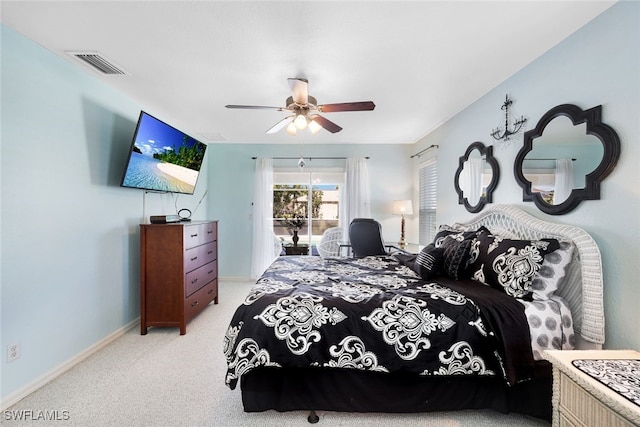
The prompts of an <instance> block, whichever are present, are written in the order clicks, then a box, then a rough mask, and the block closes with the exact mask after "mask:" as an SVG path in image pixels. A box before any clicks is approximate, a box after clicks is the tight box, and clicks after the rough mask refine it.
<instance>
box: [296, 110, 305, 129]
mask: <svg viewBox="0 0 640 427" xmlns="http://www.w3.org/2000/svg"><path fill="white" fill-rule="evenodd" d="M293 123H294V124H295V126H296V129H298V130H304V129H306V128H307V117H306V116H305V115H304V114H298V115H297V116H296V118H295V119H293Z"/></svg>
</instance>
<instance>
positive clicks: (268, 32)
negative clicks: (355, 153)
mask: <svg viewBox="0 0 640 427" xmlns="http://www.w3.org/2000/svg"><path fill="white" fill-rule="evenodd" d="M613 3H615V2H614V1H607V2H599V1H566V2H564V1H548V2H542V1H529V2H525V1H509V2H507V1H493V2H489V1H467V2H463V1H409V2H401V1H335V2H333V1H305V0H298V1H280V2H274V1H202V0H201V1H138V2H133V1H106V2H100V1H93V0H92V1H83V2H80V1H76V2H58V1H43V2H34V1H2V2H1V3H0V7H1V9H0V16H1V20H2V23H3V24H5V25H7V26H9V27H11V28H13V29H14V30H16V31H18V32H20V33H22V34H24V35H26V36H27V37H29V38H30V39H32V40H34V41H35V42H36V43H38V44H40V45H42V46H43V47H45V48H47V49H49V50H51V51H52V52H54V53H55V54H57V55H58V56H60V57H61V58H63V59H64V60H66V61H70V62H71V63H73V64H76V65H77V66H78V67H80V68H82V69H84V70H86V71H87V72H88V73H91V74H92V75H94V76H95V77H96V78H98V79H100V80H102V81H104V82H105V83H107V84H108V85H110V86H113V87H114V88H116V89H117V90H119V91H121V92H123V93H125V94H127V95H128V96H130V97H131V98H132V99H133V100H135V101H136V102H137V103H139V104H140V105H141V107H142V109H144V110H145V111H147V112H148V113H150V114H152V115H155V116H156V117H158V118H160V119H162V120H164V121H166V122H168V123H170V124H172V125H174V126H175V127H178V128H179V129H181V130H183V131H185V132H187V133H189V134H191V135H192V136H194V137H196V138H198V139H200V140H202V141H203V142H207V143H210V142H216V141H227V142H238V143H292V142H294V141H300V140H301V139H303V140H304V142H305V143H330V144H335V143H413V142H415V141H416V140H418V139H419V138H421V137H422V136H424V135H425V134H427V133H428V132H429V131H431V130H433V129H434V128H435V127H437V126H438V125H440V124H441V123H443V122H444V121H446V120H448V119H449V118H451V117H452V116H454V115H455V114H457V113H458V112H460V111H461V110H463V109H464V108H465V107H467V106H468V105H470V104H471V103H473V102H474V101H476V100H477V99H478V98H480V97H481V96H483V95H484V94H486V93H487V92H489V91H490V90H491V89H493V88H494V87H496V86H497V85H498V84H500V83H501V82H503V81H504V80H506V79H507V78H508V77H510V76H511V75H513V74H514V73H516V72H517V71H518V70H520V69H522V68H523V67H525V66H526V65H527V64H529V63H531V62H532V61H533V60H535V59H536V58H537V57H539V56H540V55H542V54H543V53H544V52H546V51H547V50H549V49H550V48H552V47H553V46H554V45H556V44H558V43H559V42H560V41H561V40H563V39H564V38H566V37H567V36H568V35H570V34H571V33H573V32H574V31H576V30H577V29H578V28H580V27H581V26H583V25H585V24H586V23H587V22H589V21H590V20H591V19H593V18H594V17H595V16H597V15H598V14H600V13H601V12H603V11H604V10H606V9H607V8H608V7H610V6H611V5H612V4H613ZM78 50H91V51H98V52H100V53H101V54H102V55H104V56H105V57H106V58H108V59H109V60H111V61H113V62H114V63H116V64H117V65H119V66H120V67H122V68H124V69H125V70H126V71H127V72H129V73H130V75H129V76H108V75H101V74H99V73H98V72H96V71H94V70H93V69H91V68H90V67H89V66H87V65H85V64H83V63H81V62H79V61H78V60H76V59H75V58H73V57H71V56H69V55H68V54H66V53H65V52H66V51H78ZM288 77H305V78H307V79H308V80H309V93H310V94H311V95H313V96H315V97H316V98H317V99H318V103H320V104H326V103H335V102H351V101H368V100H371V101H374V102H375V104H376V109H375V110H374V111H366V112H340V113H326V114H325V117H327V118H328V119H330V120H332V121H333V122H335V123H337V124H338V125H340V126H342V127H343V128H344V129H343V130H342V131H341V132H338V133H336V134H331V133H329V132H327V131H325V130H321V131H320V132H319V133H318V134H316V135H310V134H307V133H305V134H304V136H302V137H301V136H300V134H299V136H297V137H292V136H289V135H288V134H287V133H286V132H284V131H281V132H279V133H278V134H274V135H267V134H265V131H266V130H267V129H269V128H270V127H271V126H273V125H274V124H275V123H276V122H278V121H279V120H280V119H282V118H283V117H285V115H286V113H285V112H278V111H275V110H230V109H226V108H225V107H224V106H225V105H226V104H251V105H267V106H276V107H279V106H284V105H285V99H286V98H287V97H288V96H289V95H290V93H289V87H288V85H287V78H288ZM513 95H514V97H515V98H516V99H517V94H513ZM499 107H500V105H496V117H499V114H500V112H499V111H498V109H499ZM488 127H489V128H490V127H491V124H488ZM488 130H489V129H488ZM203 135H209V136H210V137H209V138H207V137H205V136H203Z"/></svg>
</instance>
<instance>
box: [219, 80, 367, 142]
mask: <svg viewBox="0 0 640 427" xmlns="http://www.w3.org/2000/svg"><path fill="white" fill-rule="evenodd" d="M287 81H288V82H289V87H290V88H291V93H292V96H290V97H288V98H287V101H286V107H267V106H261V105H226V107H227V108H241V109H242V108H244V109H250V110H278V111H288V112H290V113H292V114H291V115H289V116H287V117H285V118H284V119H282V120H280V121H279V122H278V123H276V124H275V125H273V126H272V127H271V128H270V129H268V130H267V133H276V132H278V131H279V130H280V129H282V128H284V127H286V130H287V133H289V134H291V135H295V134H296V133H297V131H298V130H303V129H306V128H307V127H309V130H310V131H311V132H312V133H316V132H317V131H319V130H320V129H321V128H324V129H326V130H328V131H329V132H331V133H336V132H340V131H341V130H342V128H341V127H340V126H338V125H337V124H335V123H334V122H332V121H331V120H328V119H326V118H324V117H323V116H321V115H319V114H317V113H318V112H319V113H335V112H340V111H371V110H373V109H374V108H376V105H375V104H374V103H373V102H372V101H361V102H342V103H338V104H323V105H318V101H317V100H316V99H315V98H314V97H313V96H311V95H309V87H308V86H309V81H308V80H307V79H303V78H300V77H295V78H289V79H287Z"/></svg>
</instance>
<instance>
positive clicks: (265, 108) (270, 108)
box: [225, 105, 285, 111]
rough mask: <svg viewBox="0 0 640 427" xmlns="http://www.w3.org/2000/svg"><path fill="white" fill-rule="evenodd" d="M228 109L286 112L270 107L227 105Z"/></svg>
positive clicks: (281, 108)
mask: <svg viewBox="0 0 640 427" xmlns="http://www.w3.org/2000/svg"><path fill="white" fill-rule="evenodd" d="M225 107H226V108H243V109H246V110H278V111H284V110H285V108H284V107H268V106H265V105H225Z"/></svg>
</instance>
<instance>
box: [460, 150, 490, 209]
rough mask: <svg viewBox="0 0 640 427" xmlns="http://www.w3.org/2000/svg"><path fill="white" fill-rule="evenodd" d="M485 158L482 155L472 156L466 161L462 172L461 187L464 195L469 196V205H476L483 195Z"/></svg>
mask: <svg viewBox="0 0 640 427" xmlns="http://www.w3.org/2000/svg"><path fill="white" fill-rule="evenodd" d="M483 168H484V160H483V159H482V158H481V157H471V158H469V160H467V161H466V162H464V165H463V169H462V173H461V174H460V181H461V182H460V188H461V190H462V195H463V196H464V197H466V198H467V201H468V202H469V205H471V206H475V205H477V204H478V203H479V202H480V197H482V172H483Z"/></svg>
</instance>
